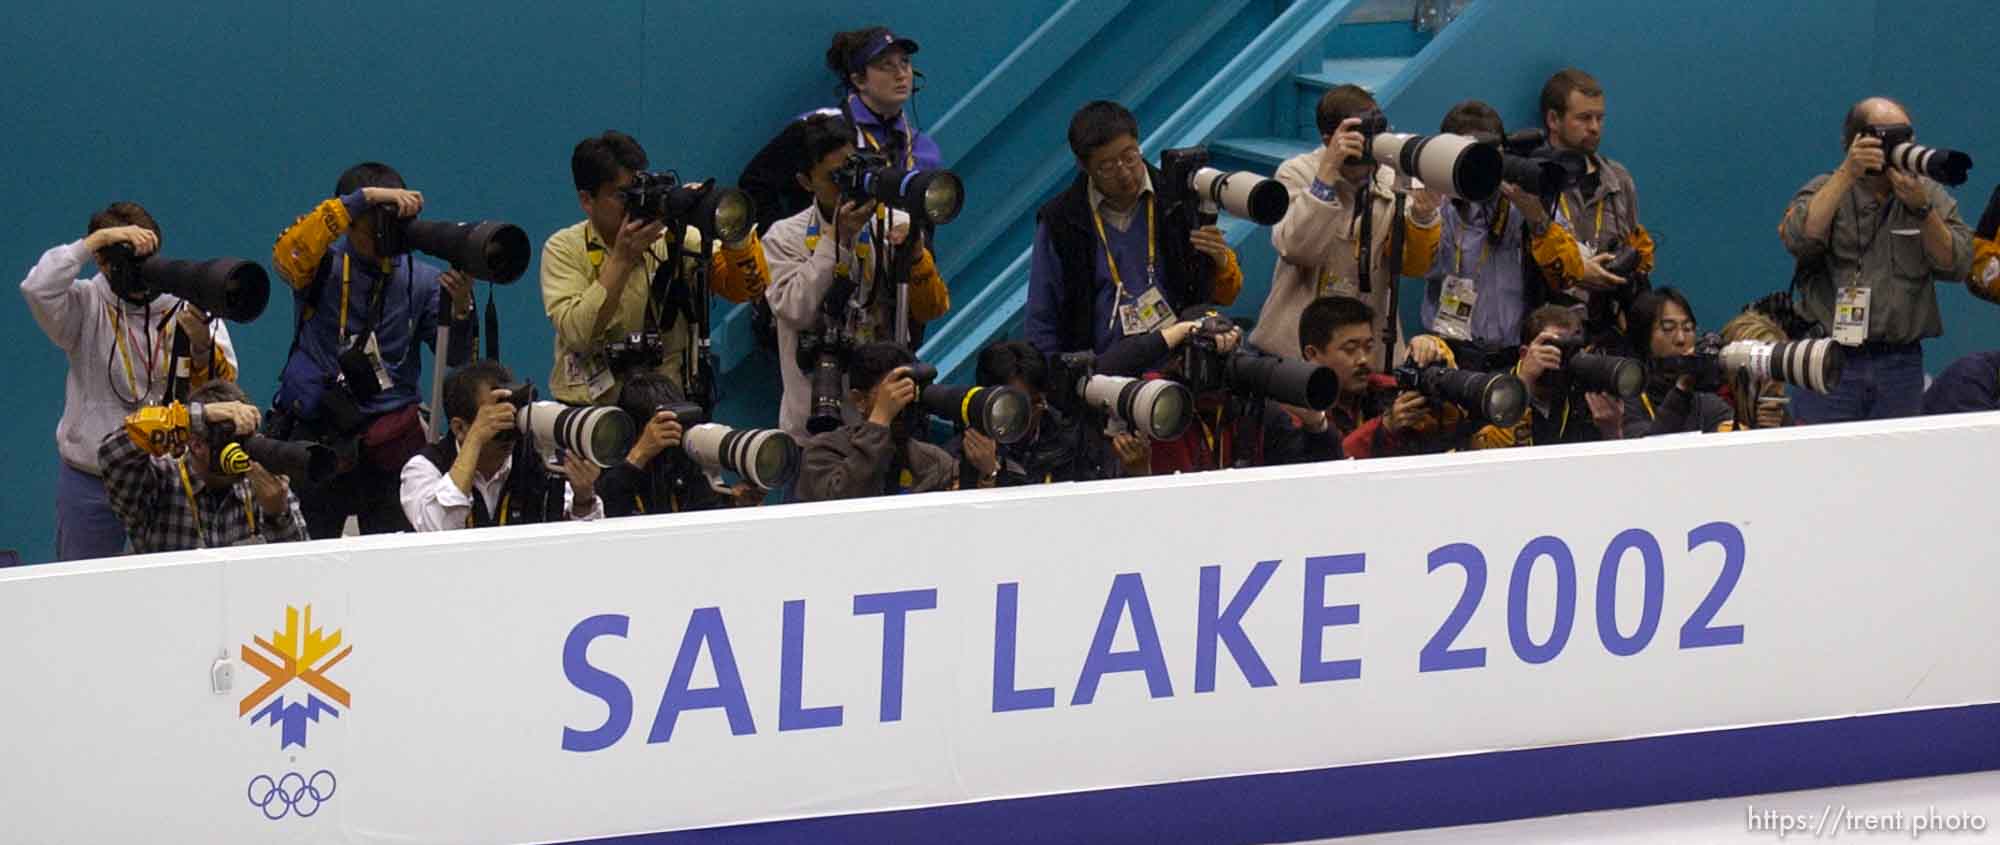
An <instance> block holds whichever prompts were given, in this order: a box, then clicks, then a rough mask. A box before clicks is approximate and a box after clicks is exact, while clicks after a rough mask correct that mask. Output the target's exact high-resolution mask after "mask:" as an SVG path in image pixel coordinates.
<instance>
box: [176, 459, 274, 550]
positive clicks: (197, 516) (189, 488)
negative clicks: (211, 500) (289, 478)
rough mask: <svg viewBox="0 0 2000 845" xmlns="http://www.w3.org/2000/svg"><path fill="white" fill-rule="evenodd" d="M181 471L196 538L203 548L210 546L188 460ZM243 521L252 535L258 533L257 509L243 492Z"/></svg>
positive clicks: (183, 462)
mask: <svg viewBox="0 0 2000 845" xmlns="http://www.w3.org/2000/svg"><path fill="white" fill-rule="evenodd" d="M179 467H180V471H181V492H183V493H186V494H187V501H188V512H189V513H190V514H192V515H193V516H194V532H195V539H197V540H199V541H201V547H202V548H204V549H205V548H208V547H209V542H208V529H207V528H204V527H202V524H201V503H200V502H199V501H197V500H196V499H195V495H194V482H193V481H192V480H190V479H189V478H188V468H187V461H185V460H183V461H181V462H180V464H179ZM243 521H244V522H245V523H247V524H249V526H250V535H251V536H253V537H254V536H256V535H257V509H256V508H254V507H251V506H250V496H249V494H247V493H245V494H243Z"/></svg>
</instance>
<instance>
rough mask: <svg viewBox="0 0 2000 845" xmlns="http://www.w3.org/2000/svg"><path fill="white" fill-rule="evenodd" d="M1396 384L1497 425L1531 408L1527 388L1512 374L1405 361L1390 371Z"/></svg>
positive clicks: (1510, 423) (1511, 423) (1510, 420)
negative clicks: (1423, 365) (1422, 365)
mask: <svg viewBox="0 0 2000 845" xmlns="http://www.w3.org/2000/svg"><path fill="white" fill-rule="evenodd" d="M1390 375H1392V376H1394V377H1395V379H1396V387H1397V388H1398V389H1401V390H1410V391H1415V392H1416V393H1418V394H1419V395H1421V396H1423V397H1424V398H1425V399H1429V400H1431V401H1433V402H1450V403H1451V404H1453V405H1457V406H1458V407H1460V408H1463V409H1465V412H1466V413H1468V414H1471V415H1472V416H1474V417H1476V418H1478V419H1481V420H1484V421H1486V422H1488V423H1492V424H1494V425H1513V424H1514V423H1515V422H1516V421H1518V420H1520V419H1521V412H1522V411H1524V410H1526V409H1527V407H1528V388H1527V386H1526V385H1523V384H1522V383H1521V380H1520V379H1519V378H1516V377H1515V376H1514V374H1513V373H1482V372H1479V371H1477V370H1460V369H1455V368H1452V367H1447V366H1445V365H1443V364H1431V365H1429V366H1426V367H1419V366H1417V365H1415V364H1405V365H1403V366H1401V367H1397V368H1396V369H1394V370H1392V371H1390Z"/></svg>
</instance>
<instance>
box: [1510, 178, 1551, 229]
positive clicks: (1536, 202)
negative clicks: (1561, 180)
mask: <svg viewBox="0 0 2000 845" xmlns="http://www.w3.org/2000/svg"><path fill="white" fill-rule="evenodd" d="M1500 195H1501V196H1503V197H1506V198H1507V204H1508V205H1512V206H1513V207H1514V210H1515V211H1519V212H1520V213H1521V216H1522V217H1524V218H1527V221H1528V222H1530V223H1533V224H1535V225H1537V226H1541V225H1544V224H1546V223H1548V222H1549V209H1548V207H1547V206H1544V205H1542V198H1541V197H1538V196H1535V195H1534V194H1531V193H1528V191H1527V189H1526V188H1523V187H1521V186H1520V185H1516V184H1514V183H1512V182H1501V183H1500Z"/></svg>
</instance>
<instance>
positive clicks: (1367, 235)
mask: <svg viewBox="0 0 2000 845" xmlns="http://www.w3.org/2000/svg"><path fill="white" fill-rule="evenodd" d="M1368 182H1369V184H1367V185H1364V186H1362V187H1361V188H1359V189H1357V190H1356V191H1355V192H1354V204H1355V205H1357V206H1360V209H1359V210H1360V212H1361V218H1360V226H1361V234H1360V235H1359V236H1358V237H1356V238H1355V239H1354V284H1355V286H1356V288H1357V289H1358V290H1360V291H1361V293H1363V294H1369V293H1373V292H1374V288H1373V287H1372V286H1371V285H1370V283H1369V277H1370V276H1373V275H1374V272H1373V265H1374V263H1375V184H1374V182H1375V179H1374V177H1373V176H1370V177H1369V179H1368Z"/></svg>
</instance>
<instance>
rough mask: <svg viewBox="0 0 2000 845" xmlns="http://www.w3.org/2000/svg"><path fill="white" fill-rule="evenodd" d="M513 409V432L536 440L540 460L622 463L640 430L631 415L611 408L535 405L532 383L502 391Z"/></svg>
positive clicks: (537, 403) (548, 403)
mask: <svg viewBox="0 0 2000 845" xmlns="http://www.w3.org/2000/svg"><path fill="white" fill-rule="evenodd" d="M502 389H504V390H506V391H508V394H507V399H506V400H505V401H506V402H508V403H509V404H512V405H513V406H514V429H515V431H517V432H521V433H524V434H527V435H528V436H530V437H533V438H534V439H535V447H536V450H537V451H539V452H540V453H541V454H542V455H543V456H555V455H560V454H575V455H579V456H581V457H582V458H583V459H584V460H587V461H590V462H591V463H593V464H596V465H598V466H600V467H609V466H613V465H615V464H617V463H618V462H619V461H622V460H625V453H626V452H629V451H631V449H632V443H633V442H634V441H636V440H637V439H638V437H639V427H638V425H637V424H636V423H634V422H633V421H632V417H631V415H629V414H627V413H625V412H624V411H623V410H620V409H618V408H615V407H611V406H595V407H580V406H575V405H565V404H563V403H561V402H552V401H548V400H540V401H537V400H536V398H535V385H534V383H533V382H528V381H523V382H521V383H519V384H512V385H507V386H506V387H504V388H502Z"/></svg>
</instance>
